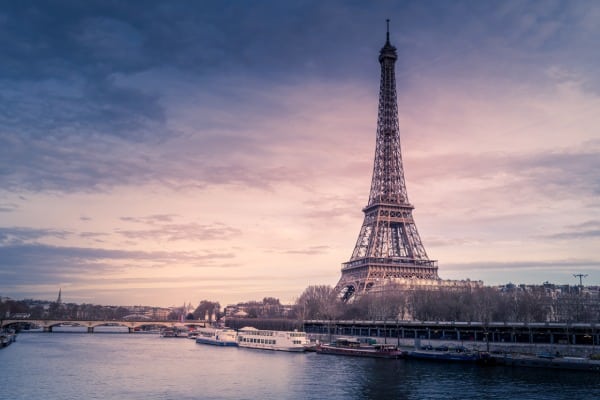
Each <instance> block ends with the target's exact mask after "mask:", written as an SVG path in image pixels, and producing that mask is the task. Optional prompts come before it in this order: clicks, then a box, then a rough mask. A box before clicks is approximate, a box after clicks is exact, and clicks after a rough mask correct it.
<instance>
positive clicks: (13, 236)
mask: <svg viewBox="0 0 600 400" xmlns="http://www.w3.org/2000/svg"><path fill="white" fill-rule="evenodd" d="M72 234H73V233H72V232H69V231H65V230H59V229H44V228H24V227H6V228H3V227H0V246H6V245H19V244H24V243H28V242H31V241H32V240H37V239H44V238H57V239H61V240H65V239H67V238H68V237H69V236H71V235H72ZM0 248H1V247H0Z"/></svg>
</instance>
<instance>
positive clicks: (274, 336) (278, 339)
mask: <svg viewBox="0 0 600 400" xmlns="http://www.w3.org/2000/svg"><path fill="white" fill-rule="evenodd" d="M309 344H310V342H309V341H308V339H307V337H306V333H305V332H298V331H293V332H290V331H270V330H260V329H256V328H253V327H244V328H242V329H240V330H238V345H239V346H240V347H248V348H252V349H263V350H280V351H295V352H302V351H304V350H305V346H307V345H309Z"/></svg>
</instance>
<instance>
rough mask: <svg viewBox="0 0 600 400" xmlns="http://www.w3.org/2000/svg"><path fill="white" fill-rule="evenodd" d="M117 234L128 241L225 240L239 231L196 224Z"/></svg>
mask: <svg viewBox="0 0 600 400" xmlns="http://www.w3.org/2000/svg"><path fill="white" fill-rule="evenodd" d="M117 233H118V234H120V235H123V236H125V237H127V238H129V239H142V240H146V239H151V240H154V241H176V240H192V241H204V240H227V239H231V238H233V237H235V236H239V235H240V234H241V231H240V230H239V229H237V228H233V227H229V226H226V225H224V224H219V223H216V224H212V225H202V224H197V223H186V224H161V225H160V226H159V227H157V228H156V229H145V230H121V229H119V230H117Z"/></svg>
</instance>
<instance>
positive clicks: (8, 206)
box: [0, 203, 19, 213]
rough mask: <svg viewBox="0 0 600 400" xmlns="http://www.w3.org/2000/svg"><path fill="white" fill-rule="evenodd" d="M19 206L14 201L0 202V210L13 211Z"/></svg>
mask: <svg viewBox="0 0 600 400" xmlns="http://www.w3.org/2000/svg"><path fill="white" fill-rule="evenodd" d="M18 208H19V205H18V204H15V203H0V212H6V213H8V212H13V211H16V210H17V209H18Z"/></svg>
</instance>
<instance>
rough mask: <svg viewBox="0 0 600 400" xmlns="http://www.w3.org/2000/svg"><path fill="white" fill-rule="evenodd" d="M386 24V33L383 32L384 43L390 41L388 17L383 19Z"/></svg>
mask: <svg viewBox="0 0 600 400" xmlns="http://www.w3.org/2000/svg"><path fill="white" fill-rule="evenodd" d="M385 22H386V24H387V33H386V34H385V43H386V44H388V43H390V19H389V18H388V19H386V20H385Z"/></svg>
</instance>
